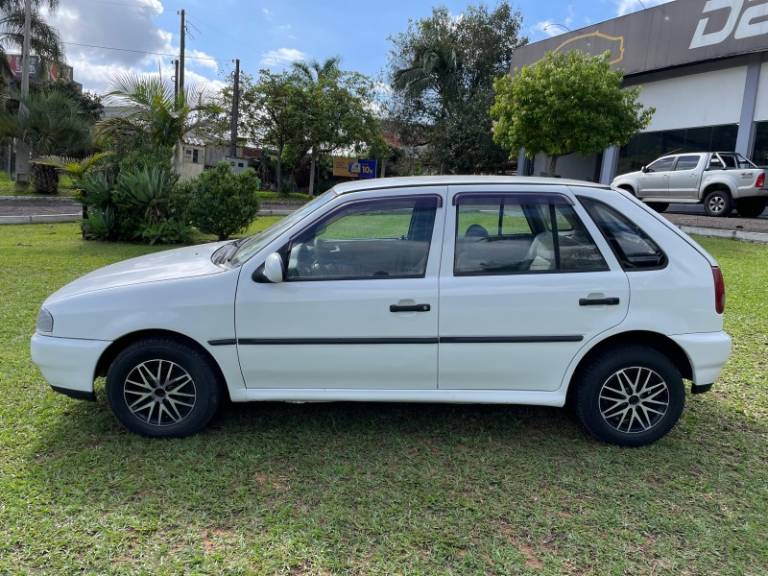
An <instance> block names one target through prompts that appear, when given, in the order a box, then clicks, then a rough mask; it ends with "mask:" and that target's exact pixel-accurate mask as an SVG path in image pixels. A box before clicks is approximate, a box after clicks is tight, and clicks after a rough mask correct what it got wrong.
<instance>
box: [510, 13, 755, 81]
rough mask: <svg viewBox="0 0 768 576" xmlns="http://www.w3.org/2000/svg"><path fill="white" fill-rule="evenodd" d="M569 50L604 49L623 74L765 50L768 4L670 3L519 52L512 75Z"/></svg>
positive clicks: (595, 53) (516, 55) (592, 51)
mask: <svg viewBox="0 0 768 576" xmlns="http://www.w3.org/2000/svg"><path fill="white" fill-rule="evenodd" d="M570 50H583V51H585V52H587V53H589V54H594V55H599V54H603V53H604V52H606V51H607V52H609V53H610V56H609V59H610V62H611V64H612V65H613V66H615V67H616V68H620V69H621V70H623V71H624V73H625V74H627V75H631V74H640V73H643V72H650V71H652V70H661V69H664V68H671V67H673V66H680V65H683V64H691V63H694V62H702V61H706V60H714V59H718V58H727V57H730V56H738V55H740V54H748V53H751V52H763V51H768V0H751V1H748V0H675V1H674V2H669V3H667V4H661V5H659V6H655V7H653V8H648V9H647V10H641V11H640V12H635V13H632V14H627V15H626V16H620V17H619V18H614V19H612V20H608V21H606V22H601V23H600V24H595V25H592V26H588V27H586V28H582V29H581V30H575V31H573V32H570V33H568V34H563V35H560V36H556V37H553V38H549V39H547V40H542V41H541V42H534V43H533V44H528V45H526V46H523V47H521V48H518V49H517V51H515V54H514V55H513V57H512V70H511V72H512V73H513V74H514V72H515V70H516V69H519V68H521V67H522V66H526V65H529V64H533V63H535V62H537V61H538V60H540V59H541V58H543V57H544V55H545V54H546V53H547V52H555V53H557V52H567V51H570Z"/></svg>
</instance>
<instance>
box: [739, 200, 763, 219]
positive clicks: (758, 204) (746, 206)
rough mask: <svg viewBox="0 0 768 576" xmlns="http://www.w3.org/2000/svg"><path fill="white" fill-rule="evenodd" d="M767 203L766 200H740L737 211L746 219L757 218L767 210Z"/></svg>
mask: <svg viewBox="0 0 768 576" xmlns="http://www.w3.org/2000/svg"><path fill="white" fill-rule="evenodd" d="M766 203H768V199H766V198H759V197H752V198H740V199H738V200H736V211H737V212H738V213H739V216H743V217H744V218H757V217H758V216H760V214H762V213H763V210H765V206H766Z"/></svg>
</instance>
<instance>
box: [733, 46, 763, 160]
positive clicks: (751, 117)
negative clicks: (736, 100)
mask: <svg viewBox="0 0 768 576" xmlns="http://www.w3.org/2000/svg"><path fill="white" fill-rule="evenodd" d="M761 64H762V63H761V62H760V58H759V57H757V58H753V59H752V61H751V62H750V63H749V64H748V65H747V79H746V81H745V82H744V98H743V99H742V102H741V114H740V116H739V132H738V133H737V134H736V152H738V153H739V154H742V155H743V156H746V157H747V158H750V157H751V156H752V148H753V146H754V143H755V107H756V105H757V88H758V86H759V85H760V67H761Z"/></svg>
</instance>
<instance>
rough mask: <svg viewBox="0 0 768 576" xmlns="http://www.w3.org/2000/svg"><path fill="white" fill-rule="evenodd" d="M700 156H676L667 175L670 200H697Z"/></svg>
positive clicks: (701, 168) (700, 168)
mask: <svg viewBox="0 0 768 576" xmlns="http://www.w3.org/2000/svg"><path fill="white" fill-rule="evenodd" d="M703 161H704V155H702V154H686V155H684V156H678V157H677V162H676V163H675V166H674V169H673V170H672V172H670V173H669V198H670V200H676V199H677V200H698V199H699V176H700V175H701V171H702V170H703V166H700V164H702V163H703Z"/></svg>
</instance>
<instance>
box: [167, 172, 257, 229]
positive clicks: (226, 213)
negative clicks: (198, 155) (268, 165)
mask: <svg viewBox="0 0 768 576" xmlns="http://www.w3.org/2000/svg"><path fill="white" fill-rule="evenodd" d="M260 185H261V182H260V181H259V179H258V178H257V177H256V173H255V172H254V171H253V170H247V171H245V172H242V173H240V174H234V173H233V172H232V170H231V169H230V166H229V164H227V163H226V162H222V163H220V164H219V165H218V166H216V167H215V168H213V169H212V170H207V171H206V172H203V173H202V174H201V175H200V176H198V177H197V178H195V179H194V180H192V181H190V182H188V183H186V184H184V185H183V186H181V187H180V188H181V189H182V190H183V191H184V192H183V193H184V194H185V195H186V196H187V197H188V206H187V214H188V216H189V220H190V222H191V223H192V224H193V225H194V226H196V227H197V228H198V230H200V231H201V232H204V233H206V234H215V235H216V236H218V238H219V240H226V239H227V238H229V237H230V236H231V235H232V234H234V233H235V232H239V231H241V230H243V229H245V228H246V227H247V226H248V225H249V224H250V223H251V222H252V221H253V220H254V218H256V213H257V212H258V211H259V200H258V198H257V197H256V191H257V190H258V189H259V186H260Z"/></svg>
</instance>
